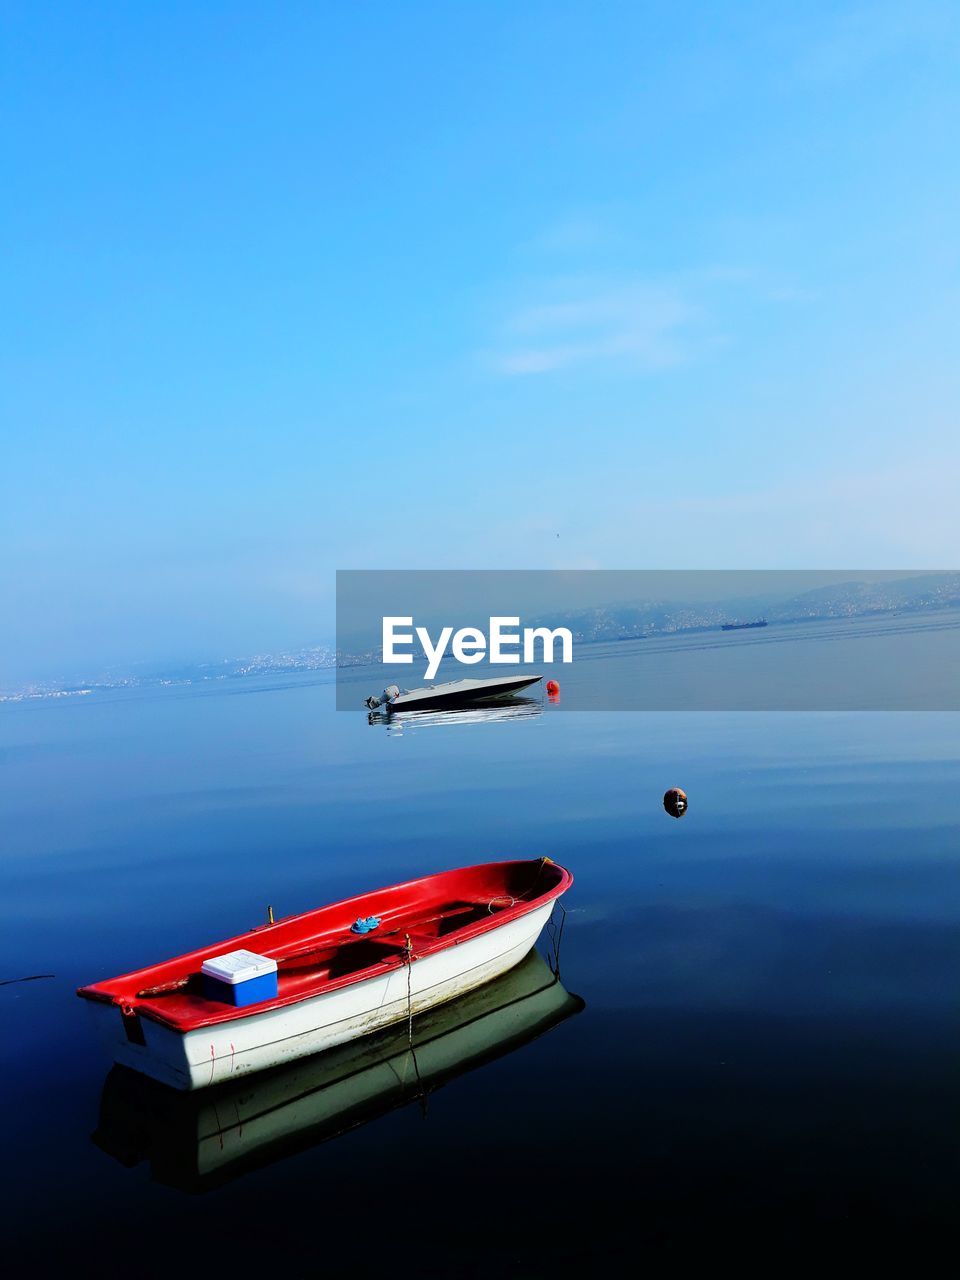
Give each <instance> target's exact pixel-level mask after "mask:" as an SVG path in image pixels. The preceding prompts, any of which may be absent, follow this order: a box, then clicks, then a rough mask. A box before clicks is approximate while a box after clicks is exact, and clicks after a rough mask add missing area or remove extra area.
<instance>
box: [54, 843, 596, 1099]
mask: <svg viewBox="0 0 960 1280" xmlns="http://www.w3.org/2000/svg"><path fill="white" fill-rule="evenodd" d="M572 883H573V876H572V875H571V874H570V872H569V871H566V870H564V868H563V867H561V866H559V865H558V864H557V863H555V862H553V861H552V860H551V859H550V858H538V859H535V860H533V861H515V862H490V863H485V864H481V865H479V866H474V867H464V868H462V869H459V870H455V871H443V872H440V873H439V874H436V875H430V876H424V877H422V878H421V879H419V880H411V881H409V882H407V883H406V884H399V885H394V886H392V887H391V888H387V889H380V890H377V891H375V892H373V893H365V894H361V895H360V896H359V897H355V898H347V899H346V900H345V901H343V902H336V903H333V904H332V905H330V906H327V907H320V908H319V909H318V910H316V911H308V912H306V913H305V914H303V915H299V916H290V917H289V918H288V919H286V920H278V921H276V923H271V924H268V925H261V926H260V927H259V928H257V929H252V930H250V931H249V932H248V933H245V934H241V935H239V936H238V937H236V938H231V939H229V940H228V941H226V942H221V943H216V944H214V945H213V946H207V947H203V948H201V949H200V950H199V951H192V952H190V953H188V954H187V955H183V956H177V957H176V958H175V959H173V960H165V961H163V962H162V963H161V964H155V965H151V966H149V967H148V968H145V969H139V970H136V971H135V972H133V973H128V974H125V975H123V976H121V977H119V978H109V979H107V980H106V981H103V982H96V983H93V984H92V985H90V986H86V987H81V988H80V990H79V992H78V993H77V994H78V995H80V996H82V997H83V998H84V999H85V1000H87V1001H88V1002H89V1007H90V1010H91V1012H92V1013H93V1015H94V1017H95V1019H96V1021H97V1023H98V1024H99V1028H100V1031H101V1033H102V1036H103V1038H104V1040H105V1041H106V1044H107V1046H108V1048H109V1051H110V1053H111V1055H112V1057H113V1059H114V1061H116V1062H119V1063H121V1064H122V1065H124V1066H128V1067H132V1068H133V1069H134V1070H135V1071H141V1072H143V1074H144V1075H148V1076H152V1077H153V1079H155V1080H159V1081H161V1082H162V1083H164V1084H169V1085H172V1086H173V1087H174V1088H175V1089H201V1088H205V1087H207V1086H208V1085H212V1084H220V1083H222V1082H223V1081H226V1080H231V1079H233V1078H235V1077H237V1076H240V1075H243V1074H245V1073H248V1072H251V1071H262V1070H264V1069H266V1068H268V1067H276V1066H279V1065H281V1064H283V1063H286V1062H291V1061H293V1060H294V1059H296V1058H302V1057H305V1056H306V1055H308V1054H312V1053H317V1052H319V1051H320V1050H326V1049H330V1048H333V1047H334V1046H335V1045H339V1044H343V1043H345V1042H346V1041H348V1040H354V1039H356V1038H357V1037H359V1036H365V1035H367V1034H369V1033H370V1032H372V1031H377V1030H379V1029H380V1028H381V1027H386V1026H390V1025H391V1024H392V1023H395V1022H400V1021H402V1020H403V1019H405V1018H407V1019H409V1018H412V1017H413V1016H414V1015H415V1014H417V1013H420V1012H423V1011H425V1010H427V1009H431V1008H433V1006H434V1005H439V1004H443V1003H444V1002H445V1001H447V1000H452V999H454V998H455V997H457V996H460V995H463V994H464V993H466V992H468V991H472V990H474V989H475V988H476V987H479V986H481V985H482V984H483V983H485V982H488V981H490V979H492V978H496V977H498V976H499V975H500V974H501V973H505V972H506V971H507V970H508V969H511V968H512V967H513V966H514V965H516V964H519V963H520V961H521V960H522V959H523V958H524V956H526V955H527V954H528V952H529V951H530V950H531V949H532V948H533V945H534V943H535V942H536V940H537V938H538V937H539V936H540V933H541V931H542V930H543V928H544V926H545V925H546V923H547V921H548V920H549V918H550V914H551V912H552V910H553V904H554V902H555V901H556V899H557V898H559V897H560V895H561V894H562V893H565V892H566V891H567V889H568V888H569V887H570V885H571V884H572Z"/></svg>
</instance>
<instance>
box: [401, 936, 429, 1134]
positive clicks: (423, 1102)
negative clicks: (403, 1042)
mask: <svg viewBox="0 0 960 1280" xmlns="http://www.w3.org/2000/svg"><path fill="white" fill-rule="evenodd" d="M404 937H405V938H406V940H407V942H406V946H405V947H404V949H403V958H404V960H405V961H406V964H407V1043H408V1044H409V1046H410V1057H411V1058H412V1059H413V1070H414V1073H415V1074H416V1077H417V1096H418V1097H419V1099H420V1110H421V1112H422V1114H423V1118H424V1119H426V1118H427V1095H426V1091H425V1090H424V1087H423V1081H422V1080H421V1079H420V1064H419V1062H417V1051H416V1049H415V1048H414V1047H413V961H414V954H413V943H412V942H411V941H410V935H409V933H406V934H404Z"/></svg>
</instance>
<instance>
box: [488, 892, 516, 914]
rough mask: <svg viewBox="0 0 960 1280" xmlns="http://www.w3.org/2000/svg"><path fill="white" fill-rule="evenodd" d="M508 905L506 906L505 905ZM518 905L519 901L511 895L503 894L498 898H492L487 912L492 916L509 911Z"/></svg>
mask: <svg viewBox="0 0 960 1280" xmlns="http://www.w3.org/2000/svg"><path fill="white" fill-rule="evenodd" d="M504 903H506V906H504V905H503V904H504ZM516 905H517V900H516V898H514V897H513V896H512V895H511V894H509V893H504V894H501V895H500V897H498V898H491V899H490V901H489V902H488V903H487V910H488V911H489V913H490V914H491V915H493V913H494V912H495V911H508V910H509V909H510V908H511V907H515V906H516Z"/></svg>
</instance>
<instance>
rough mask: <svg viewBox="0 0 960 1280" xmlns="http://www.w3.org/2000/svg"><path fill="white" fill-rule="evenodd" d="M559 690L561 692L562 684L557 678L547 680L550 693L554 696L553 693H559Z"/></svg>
mask: <svg viewBox="0 0 960 1280" xmlns="http://www.w3.org/2000/svg"><path fill="white" fill-rule="evenodd" d="M559 692H560V686H559V684H558V683H557V682H556V680H548V681H547V693H549V694H550V695H551V696H552V695H554V694H557V693H559Z"/></svg>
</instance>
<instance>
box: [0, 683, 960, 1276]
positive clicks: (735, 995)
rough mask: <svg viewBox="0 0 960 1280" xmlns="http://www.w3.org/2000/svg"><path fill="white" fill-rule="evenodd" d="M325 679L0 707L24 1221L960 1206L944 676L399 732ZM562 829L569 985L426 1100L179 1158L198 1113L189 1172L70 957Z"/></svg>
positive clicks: (190, 1221) (242, 1240)
mask: <svg viewBox="0 0 960 1280" xmlns="http://www.w3.org/2000/svg"><path fill="white" fill-rule="evenodd" d="M333 706H334V691H333V686H332V684H331V683H330V682H329V680H328V679H327V678H325V677H324V678H318V677H317V676H310V677H301V678H290V679H272V680H271V679H268V678H264V679H260V680H246V681H240V682H237V683H236V684H233V685H230V686H214V687H206V686H204V687H194V688H189V689H184V690H176V689H169V690H165V691H162V692H158V693H155V694H149V695H148V694H145V693H140V694H137V693H123V694H120V693H118V694H114V695H107V694H102V695H99V696H92V697H89V698H86V699H76V700H71V701H67V702H43V703H31V704H13V705H7V706H5V707H4V708H3V709H2V710H0V769H2V778H3V788H2V794H0V826H2V840H3V851H4V852H3V860H2V894H3V896H2V901H3V904H4V907H5V911H4V923H3V928H2V930H0V978H2V979H5V980H7V979H14V978H19V977H21V976H26V975H30V974H39V973H51V974H54V975H55V976H54V977H53V978H50V979H45V980H41V981H36V982H31V983H14V984H11V985H7V986H3V987H0V1007H2V1011H3V1014H4V1027H5V1033H4V1036H3V1049H2V1062H0V1081H2V1088H3V1096H4V1100H5V1103H6V1106H5V1125H4V1129H5V1156H6V1160H5V1165H6V1167H7V1169H8V1170H12V1171H13V1172H14V1174H15V1176H14V1177H13V1178H12V1179H10V1180H9V1181H8V1185H7V1188H6V1190H5V1191H4V1194H3V1199H2V1207H0V1212H2V1214H3V1216H4V1218H5V1219H6V1222H5V1227H4V1235H5V1237H6V1239H7V1241H8V1242H9V1244H11V1245H15V1246H16V1245H18V1246H21V1247H24V1248H27V1247H29V1248H30V1249H31V1250H32V1251H33V1255H32V1256H33V1259H34V1261H48V1260H53V1259H54V1258H60V1259H62V1260H68V1259H74V1260H75V1259H76V1258H77V1257H81V1256H85V1255H86V1251H91V1250H93V1249H96V1250H97V1251H98V1255H97V1256H98V1257H99V1259H100V1261H101V1263H102V1264H103V1265H102V1269H101V1274H105V1275H112V1274H121V1273H123V1274H131V1273H132V1272H133V1271H134V1270H135V1271H138V1272H139V1273H140V1274H169V1272H170V1269H171V1268H172V1267H173V1266H176V1265H179V1264H180V1261H181V1259H182V1258H183V1257H184V1256H185V1255H188V1256H189V1257H190V1258H191V1259H192V1260H193V1261H192V1263H191V1266H195V1267H196V1269H197V1270H200V1269H201V1267H202V1269H203V1270H204V1273H205V1274H206V1273H207V1271H209V1270H210V1269H213V1270H215V1271H216V1274H231V1273H237V1269H238V1268H239V1267H241V1266H244V1265H246V1266H250V1265H263V1264H264V1263H268V1262H273V1263H276V1262H278V1261H282V1262H284V1263H285V1264H286V1263H292V1264H293V1265H297V1266H299V1267H301V1269H302V1273H303V1274H322V1273H324V1272H325V1271H328V1270H330V1271H333V1270H338V1271H339V1270H342V1271H345V1273H352V1274H364V1275H365V1274H372V1273H374V1272H379V1271H382V1270H383V1268H384V1267H385V1266H389V1267H390V1268H391V1270H393V1269H396V1268H400V1269H401V1270H402V1271H403V1272H404V1273H405V1274H410V1275H425V1274H426V1275H487V1274H490V1273H492V1272H494V1271H496V1272H498V1273H500V1274H504V1273H506V1274H517V1275H540V1274H563V1273H564V1271H565V1270H571V1269H573V1267H574V1264H576V1265H577V1266H586V1265H587V1264H590V1265H591V1266H593V1267H600V1266H608V1265H613V1264H614V1260H615V1259H620V1260H621V1262H619V1263H617V1264H616V1265H621V1264H623V1265H627V1264H629V1265H634V1264H639V1263H642V1262H643V1261H644V1260H646V1259H649V1258H652V1257H656V1258H661V1259H662V1258H667V1259H671V1260H679V1259H681V1258H686V1257H688V1256H690V1255H691V1254H697V1255H699V1256H700V1257H701V1258H702V1259H705V1260H708V1261H710V1260H712V1261H713V1262H716V1260H717V1259H718V1258H719V1257H721V1256H723V1257H730V1256H732V1251H734V1250H735V1251H736V1256H737V1257H738V1258H739V1257H746V1256H749V1255H751V1254H759V1255H760V1256H761V1257H764V1258H766V1259H767V1261H768V1262H769V1263H770V1265H771V1267H772V1266H774V1265H775V1261H776V1259H777V1258H779V1257H781V1256H786V1254H787V1252H789V1256H790V1257H794V1256H796V1255H797V1254H798V1253H799V1252H802V1251H804V1250H809V1251H811V1253H812V1254H814V1255H817V1256H820V1257H824V1256H827V1255H826V1254H825V1252H824V1251H827V1250H828V1251H829V1256H830V1257H831V1258H833V1259H836V1258H838V1257H841V1256H849V1257H851V1258H853V1257H856V1258H857V1260H858V1261H859V1262H860V1263H861V1264H866V1263H868V1262H872V1261H876V1260H878V1259H880V1258H883V1259H884V1260H889V1259H890V1257H891V1256H892V1254H893V1253H894V1252H895V1251H897V1250H899V1249H901V1248H903V1249H905V1250H909V1251H910V1256H911V1257H912V1259H913V1260H914V1262H916V1260H917V1259H918V1258H920V1257H922V1256H923V1255H924V1254H925V1253H927V1252H928V1251H931V1252H932V1251H933V1250H934V1249H935V1248H937V1247H938V1246H941V1245H943V1244H944V1243H946V1242H947V1240H948V1236H949V1237H950V1238H952V1235H953V1231H952V1227H953V1224H954V1223H955V1213H956V1208H955V1206H956V1202H957V1195H958V1192H960V1158H958V1144H960V1132H958V1124H957V1102H958V1100H960V1081H958V1076H957V1053H958V1049H960V1035H958V1029H957V1018H958V1002H957V986H958V983H957V974H958V972H960V966H958V961H960V941H958V933H957V914H958V909H960V877H958V864H960V850H958V842H957V830H958V824H960V785H958V783H960V719H958V717H957V716H956V715H952V714H911V713H897V714H882V713H869V714H840V713H836V714H817V715H808V714H799V713H792V714H791V713H783V714H747V713H745V714H728V713H712V714H693V713H688V714H672V715H671V714H600V713H597V714H592V713H583V714H579V715H567V714H563V713H562V711H560V710H558V709H557V708H555V707H550V706H546V707H544V708H543V711H542V714H529V713H528V714H525V715H521V716H518V717H517V718H515V719H506V720H493V721H489V720H483V719H479V720H473V721H469V722H466V723H460V724H458V723H450V722H449V720H444V719H443V718H440V719H439V721H438V720H434V721H432V722H427V723H419V722H414V723H412V724H407V725H405V726H403V728H402V731H400V732H398V731H396V729H391V730H388V729H387V728H386V727H384V726H383V725H378V724H377V725H370V724H368V723H367V718H366V714H365V713H364V712H362V711H360V710H358V711H357V713H356V714H348V713H342V712H341V713H336V712H335V711H334V709H333ZM537 709H538V708H533V711H534V712H536V711H537ZM669 786H682V787H683V788H684V789H685V790H686V791H687V793H688V795H689V797H690V810H689V813H688V814H687V816H686V817H685V818H683V819H682V820H681V821H679V822H678V821H674V820H672V819H670V818H669V817H667V815H666V814H665V813H664V812H663V810H662V808H661V803H660V801H661V796H662V794H663V792H664V790H665V789H666V788H667V787H669ZM542 854H547V855H550V856H552V857H554V858H556V859H557V860H558V861H561V862H562V863H564V864H565V865H567V866H569V867H570V868H571V870H572V871H573V872H574V875H575V877H576V884H575V886H574V888H573V890H572V891H571V893H570V894H569V895H568V898H567V905H568V908H569V912H570V914H569V917H568V919H567V922H566V928H565V932H564V939H563V946H562V952H561V961H562V964H561V977H562V982H563V986H564V987H565V988H566V989H567V990H568V991H569V992H571V993H575V994H576V995H577V996H579V997H582V999H583V1001H584V1008H583V1010H582V1011H581V1012H575V1011H574V1012H573V1013H572V1014H570V1010H569V1009H568V1010H567V1014H568V1015H569V1016H565V1017H564V1018H563V1019H562V1020H558V1021H557V1022H556V1025H553V1026H552V1027H549V1028H548V1029H546V1030H544V1028H543V1027H540V1028H539V1029H540V1030H541V1031H542V1032H543V1033H542V1034H540V1035H539V1036H538V1037H537V1038H532V1039H531V1038H529V1036H527V1039H526V1042H524V1034H518V1035H515V1036H514V1041H516V1042H515V1043H506V1044H505V1043H501V1042H499V1041H496V1040H492V1041H491V1044H490V1046H489V1047H490V1053H489V1057H490V1060H489V1061H486V1062H483V1061H478V1060H477V1058H476V1055H475V1054H474V1055H473V1057H468V1058H467V1060H466V1061H465V1063H463V1064H462V1065H469V1066H470V1067H471V1069H470V1070H463V1071H462V1073H461V1074H457V1073H456V1070H455V1069H450V1070H447V1072H446V1074H445V1076H444V1077H443V1078H444V1079H445V1080H446V1083H445V1084H444V1087H443V1088H440V1089H437V1090H436V1091H435V1092H433V1093H432V1094H431V1095H430V1097H429V1100H428V1104H427V1107H426V1114H424V1109H423V1107H422V1106H420V1105H418V1104H417V1102H416V1101H412V1102H410V1103H409V1105H406V1106H401V1107H399V1108H398V1109H395V1110H393V1111H388V1112H387V1113H386V1114H383V1115H381V1116H379V1117H376V1118H373V1119H369V1120H368V1122H367V1123H359V1121H360V1120H363V1119H366V1118H367V1117H366V1116H365V1115H360V1116H352V1117H350V1123H352V1124H353V1125H354V1127H352V1128H350V1129H349V1130H348V1131H347V1132H345V1133H343V1134H342V1135H341V1136H337V1137H333V1138H331V1137H330V1134H331V1132H332V1130H331V1127H330V1126H329V1125H327V1127H326V1128H324V1127H323V1126H321V1127H320V1128H318V1129H316V1131H314V1132H313V1133H312V1134H311V1132H309V1131H308V1132H306V1133H300V1134H299V1135H297V1134H296V1133H294V1134H288V1135H287V1138H286V1140H285V1142H284V1143H282V1144H279V1145H276V1144H275V1145H273V1146H268V1148H267V1149H266V1151H265V1152H261V1153H260V1158H259V1159H258V1160H257V1161H255V1162H254V1163H255V1164H256V1166H257V1167H254V1168H248V1167H245V1166H244V1167H237V1166H233V1165H231V1163H230V1160H229V1159H227V1158H226V1157H223V1158H222V1164H221V1167H220V1168H219V1170H218V1175H217V1177H215V1178H212V1179H207V1180H206V1181H204V1180H203V1179H200V1184H199V1185H196V1184H194V1185H192V1186H189V1187H187V1186H186V1185H184V1184H185V1181H186V1180H185V1179H181V1178H180V1177H179V1175H178V1174H177V1169H178V1168H180V1165H181V1164H182V1163H183V1161H187V1162H189V1158H190V1141H189V1139H188V1138H187V1139H183V1140H182V1142H181V1147H180V1148H177V1151H175V1152H174V1158H173V1172H172V1173H171V1168H170V1167H169V1162H168V1165H164V1163H163V1161H162V1160H160V1159H159V1157H157V1158H156V1159H154V1160H153V1162H151V1158H150V1152H151V1150H152V1148H151V1143H155V1141H156V1132H155V1130H156V1129H157V1127H158V1126H159V1127H160V1128H163V1126H164V1125H165V1124H167V1122H166V1121H164V1120H163V1119H162V1117H161V1118H160V1120H158V1121H157V1123H156V1124H154V1123H153V1122H152V1121H151V1120H150V1118H149V1116H150V1106H152V1102H151V1100H150V1099H149V1098H148V1099H146V1100H145V1101H144V1100H141V1099H138V1100H137V1106H140V1107H141V1112H138V1111H137V1107H136V1106H135V1107H133V1108H132V1109H131V1108H130V1107H129V1106H128V1105H127V1103H126V1102H123V1099H121V1102H123V1105H119V1104H117V1105H114V1104H115V1095H116V1088H113V1090H112V1092H111V1086H109V1085H108V1086H107V1091H106V1093H105V1094H104V1087H105V1080H106V1077H107V1066H108V1064H107V1063H105V1062H104V1061H103V1060H102V1059H101V1058H100V1056H99V1051H98V1048H97V1045H96V1043H95V1041H94V1039H93V1037H92V1034H91V1031H90V1029H89V1028H88V1026H87V1022H86V1012H85V1008H84V1006H83V1003H82V1002H81V1001H79V1000H77V999H76V998H75V997H74V996H73V989H74V988H75V987H76V986H77V985H78V984H80V983H83V982H86V981H91V980H93V979H96V978H100V977H105V976H109V975H112V974H114V973H118V972H121V971H125V970H127V969H131V968H134V967H137V966H139V965H142V964H146V963H148V962H151V961H154V960H157V959H159V958H161V957H164V956H167V955H171V954H175V953H177V952H179V951H182V950H185V949H187V948H190V947H193V946H195V945H198V944H201V943H204V942H207V941H210V940H215V939H217V938H218V937H225V936H229V935H230V934H232V933H235V932H237V931H239V930H242V929H244V928H246V927H248V926H250V925H252V924H254V923H258V922H259V921H261V920H263V919H264V918H265V913H266V908H267V904H272V905H273V907H274V909H275V911H276V912H277V913H278V914H288V913H292V912H295V911H301V910H304V909H308V908H310V907H313V906H316V905H318V904H320V903H322V902H324V901H327V900H330V899H332V898H336V897H339V896H342V895H344V894H346V893H348V892H352V891H359V890H361V889H365V888H374V887H376V886H378V885H380V884H384V883H389V882H392V881H395V880H399V879H403V878H407V877H409V876H413V875H419V874H422V873H424V872H426V871H430V870H434V869H438V868H441V867H448V866H454V865H457V864H466V863H471V862H475V861H480V860H487V859H490V858H498V857H512V856H521V857H536V856H539V855H542ZM548 1021H549V1019H548ZM521 1032H522V1028H521ZM449 1043H450V1045H452V1046H454V1049H455V1050H456V1051H454V1049H451V1054H452V1062H453V1067H454V1068H455V1067H456V1062H457V1060H458V1053H459V1052H461V1050H459V1049H456V1046H457V1045H459V1044H460V1043H461V1042H460V1041H459V1040H457V1039H456V1038H455V1037H453V1036H451V1038H450V1041H449ZM481 1057H482V1055H481ZM448 1065H449V1064H448ZM115 1084H116V1082H114V1085H115ZM102 1094H104V1098H105V1102H104V1116H105V1117H106V1119H104V1117H101V1095H102ZM108 1104H109V1105H108ZM144 1107H145V1108H146V1113H142V1108H144ZM125 1108H126V1109H125ZM115 1113H116V1114H115ZM145 1115H146V1118H145ZM118 1116H119V1119H118V1118H117V1117H118ZM191 1123H193V1120H191V1119H190V1118H189V1117H188V1121H187V1126H186V1128H187V1130H189V1125H190V1124H191ZM105 1125H106V1129H105ZM151 1125H152V1126H153V1127H151ZM138 1126H139V1127H138ZM335 1127H336V1126H334V1128H335ZM95 1131H97V1132H98V1140H99V1141H100V1145H99V1146H98V1145H97V1144H95V1143H94V1142H93V1141H92V1140H91V1135H93V1134H94V1132H95ZM172 1131H173V1130H172V1127H171V1128H170V1132H171V1133H172ZM118 1133H119V1136H118ZM324 1138H328V1139H330V1140H327V1141H321V1139H324ZM172 1141H173V1140H172V1139H171V1142H172ZM177 1141H178V1142H180V1141H181V1139H179V1138H178V1139H177ZM174 1145H176V1144H174ZM221 1145H222V1144H221ZM104 1146H106V1147H107V1148H108V1149H107V1150H104V1149H102V1148H103V1147H104ZM195 1154H196V1153H195V1152H194V1155H195ZM227 1155H229V1152H227ZM124 1160H125V1161H126V1163H124ZM178 1161H179V1162H180V1163H178ZM127 1166H129V1167H127ZM53 1225H55V1226H56V1228H57V1230H56V1232H54V1231H53V1230H52V1226H53ZM771 1250H773V1251H774V1252H772V1253H771V1252H770V1251H771ZM771 1259H772V1260H773V1261H771Z"/></svg>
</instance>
